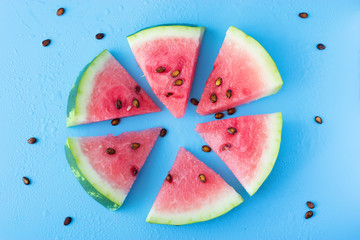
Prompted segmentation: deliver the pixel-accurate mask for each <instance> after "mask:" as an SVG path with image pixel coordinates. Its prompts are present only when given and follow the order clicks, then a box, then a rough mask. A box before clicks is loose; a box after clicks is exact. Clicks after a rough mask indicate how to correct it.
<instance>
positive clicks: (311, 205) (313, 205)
mask: <svg viewBox="0 0 360 240" xmlns="http://www.w3.org/2000/svg"><path fill="white" fill-rule="evenodd" d="M306 205H307V206H308V208H310V209H313V208H314V207H315V204H314V203H313V202H310V201H307V202H306Z"/></svg>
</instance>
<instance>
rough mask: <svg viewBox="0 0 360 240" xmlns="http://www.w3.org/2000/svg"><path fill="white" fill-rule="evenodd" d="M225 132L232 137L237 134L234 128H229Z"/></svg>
mask: <svg viewBox="0 0 360 240" xmlns="http://www.w3.org/2000/svg"><path fill="white" fill-rule="evenodd" d="M227 132H228V133H230V134H231V135H234V134H236V133H237V130H236V128H234V127H229V128H228V129H227Z"/></svg>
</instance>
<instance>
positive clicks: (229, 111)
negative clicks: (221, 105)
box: [226, 108, 236, 115]
mask: <svg viewBox="0 0 360 240" xmlns="http://www.w3.org/2000/svg"><path fill="white" fill-rule="evenodd" d="M226 112H227V114H228V115H233V114H234V113H235V112H236V109H235V108H230V109H228V110H226Z"/></svg>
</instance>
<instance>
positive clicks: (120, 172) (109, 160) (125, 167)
mask: <svg viewBox="0 0 360 240" xmlns="http://www.w3.org/2000/svg"><path fill="white" fill-rule="evenodd" d="M160 130H161V128H160V127H158V128H152V129H146V130H142V131H137V132H124V133H122V134H120V135H119V136H113V135H111V134H110V135H108V136H99V137H73V138H68V139H67V143H66V145H65V153H66V157H67V160H68V163H69V165H70V167H71V170H72V171H73V173H74V175H75V176H76V178H77V179H78V181H79V182H80V183H81V185H82V187H83V188H84V189H85V191H86V192H87V193H88V194H89V195H90V196H91V197H93V198H94V199H95V200H96V201H98V202H99V203H101V204H102V205H104V206H105V207H107V208H108V209H110V210H113V211H115V210H116V209H118V208H119V207H120V206H121V205H122V203H123V202H124V200H125V198H126V196H127V194H128V192H129V191H130V188H131V186H132V185H133V183H134V181H135V179H136V176H137V174H138V173H139V171H140V169H141V168H142V166H143V165H144V162H145V160H146V158H147V157H148V155H149V153H150V151H151V149H152V148H153V146H154V144H155V142H156V139H157V138H158V136H159V133H160ZM134 143H137V144H139V145H134ZM136 147H137V148H136ZM109 149H110V150H109ZM111 149H113V150H114V151H113V150H111Z"/></svg>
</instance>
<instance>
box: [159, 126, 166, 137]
mask: <svg viewBox="0 0 360 240" xmlns="http://www.w3.org/2000/svg"><path fill="white" fill-rule="evenodd" d="M166 133H167V130H166V129H165V128H163V129H161V131H160V137H165V135H166Z"/></svg>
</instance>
